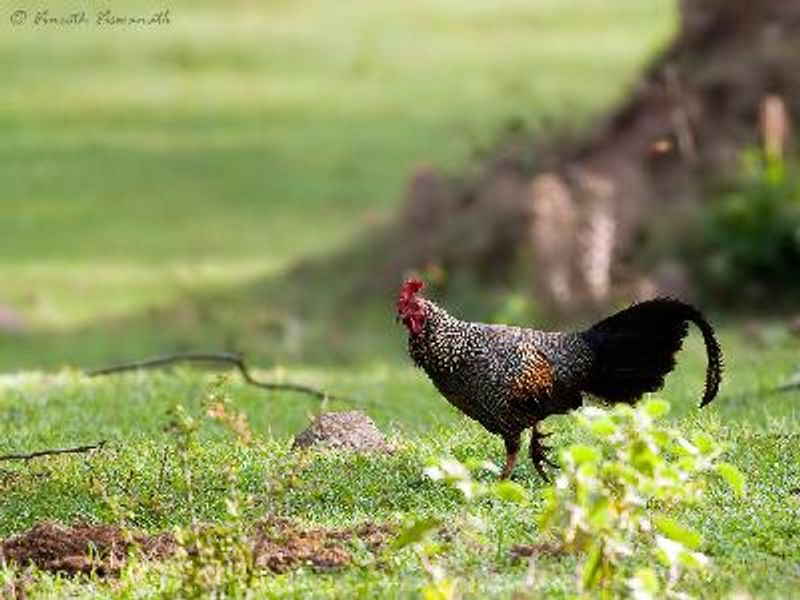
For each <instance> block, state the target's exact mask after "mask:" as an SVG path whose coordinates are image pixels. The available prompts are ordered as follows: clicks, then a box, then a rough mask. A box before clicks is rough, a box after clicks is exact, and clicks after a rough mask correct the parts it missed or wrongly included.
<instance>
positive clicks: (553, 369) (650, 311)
mask: <svg viewBox="0 0 800 600" xmlns="http://www.w3.org/2000/svg"><path fill="white" fill-rule="evenodd" d="M422 288H423V283H422V281H420V280H418V279H410V280H408V281H406V282H405V283H404V284H403V286H402V287H401V288H400V295H399V298H398V300H397V319H398V321H400V322H402V323H403V325H405V327H406V328H407V329H408V351H409V354H410V356H411V358H412V359H413V361H414V363H416V365H417V366H418V367H420V368H422V369H423V370H424V371H425V373H427V375H428V377H429V378H430V379H431V381H432V382H433V384H434V385H435V386H436V388H437V389H438V390H439V392H440V393H441V394H442V395H443V396H444V397H445V398H446V399H447V400H448V401H449V402H450V403H451V404H452V405H453V406H455V407H456V408H458V409H459V410H460V411H462V412H463V413H465V414H466V415H467V416H469V417H471V418H473V419H475V420H476V421H478V422H479V423H480V424H481V425H483V426H484V427H485V428H486V429H488V430H489V431H490V432H492V433H494V434H497V435H500V436H501V437H502V438H503V440H504V442H505V447H506V463H505V467H504V469H503V471H502V474H501V477H502V478H507V477H509V476H510V475H511V472H512V471H513V469H514V464H515V462H516V460H517V454H518V452H519V449H520V440H521V437H522V433H523V432H524V431H525V430H526V429H530V430H531V442H530V458H531V461H532V462H533V465H534V467H535V468H536V471H537V472H538V473H539V475H540V476H541V477H542V478H543V479H545V480H547V479H548V477H547V473H546V471H545V469H544V467H543V464H544V463H546V464H548V465H550V466H553V467H555V466H556V465H555V464H553V463H552V462H551V461H550V460H549V459H548V457H547V455H546V454H545V450H547V448H546V447H545V446H543V445H542V443H541V440H542V439H543V438H544V437H546V436H545V435H543V434H542V433H540V432H539V430H538V425H539V423H541V422H542V420H543V419H545V418H547V417H548V416H549V415H554V414H561V413H566V412H569V411H571V410H574V409H576V408H578V407H580V406H581V404H582V403H583V398H584V394H591V395H593V396H596V397H598V398H600V399H601V400H603V401H605V402H607V403H612V404H613V403H619V402H624V403H626V404H634V403H636V401H637V400H639V398H641V396H642V395H643V394H644V393H646V392H653V391H656V390H658V389H660V388H661V387H662V386H663V385H664V377H665V376H666V375H667V374H668V373H669V372H670V371H672V369H673V368H674V367H675V354H676V353H677V352H678V351H679V350H680V349H681V346H682V344H683V339H684V338H685V337H686V334H687V331H688V325H689V323H690V322H691V323H694V324H696V325H697V326H698V327H699V329H700V331H701V332H702V334H703V339H704V341H705V347H706V353H707V355H708V367H707V370H706V382H705V391H704V394H703V398H702V400H701V402H700V406H701V407H702V406H705V405H706V404H708V403H709V402H711V400H713V399H714V397H715V396H716V394H717V391H718V390H719V385H720V382H721V380H722V352H721V350H720V346H719V343H718V342H717V339H716V337H715V335H714V330H713V328H712V327H711V325H710V324H709V323H708V321H707V320H706V319H705V317H704V316H703V315H702V314H701V313H700V311H698V310H697V309H696V308H694V307H693V306H691V305H689V304H686V303H684V302H681V301H679V300H675V299H672V298H658V299H655V300H648V301H646V302H641V303H638V304H634V305H632V306H630V307H629V308H627V309H625V310H623V311H621V312H618V313H617V314H615V315H613V316H610V317H608V318H607V319H604V320H602V321H600V322H599V323H597V324H596V325H593V326H592V327H590V328H589V329H586V330H585V331H578V332H573V333H560V332H545V331H537V330H534V329H526V328H523V327H512V326H507V325H488V324H485V323H471V322H468V321H462V320H460V319H457V318H456V317H453V316H452V315H450V314H448V313H447V311H445V310H444V309H443V308H441V307H439V306H437V305H436V304H435V303H433V302H431V301H430V300H428V299H426V298H423V297H422V296H421V295H420V292H421V291H422Z"/></svg>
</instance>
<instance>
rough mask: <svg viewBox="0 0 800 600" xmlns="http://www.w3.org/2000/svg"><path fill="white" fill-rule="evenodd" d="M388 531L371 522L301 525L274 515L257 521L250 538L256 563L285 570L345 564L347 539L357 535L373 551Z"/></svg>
mask: <svg viewBox="0 0 800 600" xmlns="http://www.w3.org/2000/svg"><path fill="white" fill-rule="evenodd" d="M390 534H391V528H389V527H388V526H385V525H376V524H373V523H367V524H365V525H361V526H359V527H355V528H347V529H326V528H310V529H301V528H299V527H298V526H297V525H296V524H294V523H293V522H292V521H290V520H288V519H279V518H273V519H270V520H268V521H261V522H259V523H257V524H256V526H255V527H254V530H253V534H252V536H251V540H252V543H253V555H254V560H255V564H256V566H257V567H261V568H265V569H269V570H270V571H273V572H275V573H284V572H286V571H289V570H291V569H294V568H297V567H301V566H311V567H314V568H315V569H321V570H325V569H335V568H339V567H344V566H346V565H348V564H349V563H350V560H351V556H350V551H349V550H348V549H347V545H348V544H349V542H350V541H352V540H354V539H359V540H361V541H362V542H363V543H364V544H365V545H366V546H367V548H369V549H370V550H371V551H373V552H374V551H376V550H378V549H379V548H380V547H381V546H383V544H384V542H385V541H386V539H387V537H388V536H389V535H390Z"/></svg>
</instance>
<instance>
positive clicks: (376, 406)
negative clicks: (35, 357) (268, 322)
mask: <svg viewBox="0 0 800 600" xmlns="http://www.w3.org/2000/svg"><path fill="white" fill-rule="evenodd" d="M722 339H723V348H724V349H725V350H726V355H727V357H728V370H727V377H726V383H725V386H724V388H723V393H722V396H721V397H720V398H719V399H718V400H717V401H715V402H714V403H713V404H712V405H711V406H710V407H709V408H708V409H706V410H704V411H698V410H697V409H696V408H695V405H696V402H697V398H698V396H699V394H700V390H701V387H702V378H703V371H704V357H703V354H702V348H701V345H700V342H699V340H697V339H694V338H693V339H692V343H691V344H689V346H688V347H687V349H686V350H685V351H684V352H683V353H682V355H681V360H680V363H679V367H678V369H677V370H676V372H675V373H674V374H673V375H672V376H671V377H670V378H669V380H668V385H667V388H666V389H665V390H664V392H663V394H662V397H663V398H665V399H667V400H668V401H669V402H670V403H671V404H672V406H673V417H671V418H673V419H674V421H675V423H676V424H677V425H679V426H680V427H681V428H683V429H684V430H686V431H694V430H705V431H707V432H709V433H711V434H712V435H713V436H714V437H715V438H716V439H718V440H721V441H724V442H725V443H727V444H729V445H730V448H731V449H730V451H729V452H728V454H727V459H728V460H730V461H732V462H733V463H734V464H736V465H737V466H739V467H740V468H741V469H742V471H744V472H745V474H746V475H747V477H748V486H749V487H748V490H749V491H748V493H747V494H746V495H745V496H744V497H743V498H741V499H735V498H733V497H731V496H730V495H729V494H728V493H726V492H724V491H723V490H722V488H721V487H720V488H719V489H718V488H717V487H713V488H712V490H711V491H710V494H709V498H708V500H707V501H706V502H704V503H703V504H701V505H699V506H697V507H694V508H691V509H687V510H685V511H684V512H682V513H681V515H680V516H681V518H682V519H683V520H684V521H686V522H688V523H691V524H692V525H694V526H695V527H697V528H698V529H699V530H700V531H701V532H702V533H703V535H704V538H705V542H704V545H703V549H704V551H705V552H707V553H708V554H709V555H710V556H711V558H712V560H713V566H712V567H711V569H710V570H709V571H708V573H707V574H705V575H703V576H702V577H699V578H695V579H691V578H690V580H689V581H688V582H687V586H688V591H690V592H692V593H693V594H694V595H696V596H698V597H704V598H705V597H728V596H729V595H730V594H732V593H735V592H749V593H751V594H752V595H753V596H755V597H775V598H779V597H784V598H785V597H788V596H791V595H792V593H793V591H792V590H794V589H796V586H797V584H798V574H797V571H796V565H797V561H798V560H800V543H798V540H800V535H799V534H800V530H799V529H798V522H800V521H798V517H800V501H798V498H797V492H796V490H797V488H798V487H799V486H800V478H799V476H798V472H797V464H799V461H800V450H798V448H800V446H798V444H797V440H798V432H799V431H800V419H799V415H798V412H797V408H796V406H797V402H798V400H800V392H798V391H795V392H792V393H787V394H783V395H775V396H768V395H765V394H763V393H762V392H763V391H764V390H766V389H768V388H770V387H771V386H774V385H776V384H779V383H780V382H782V381H783V380H784V379H785V377H786V376H787V375H788V374H789V373H791V372H792V370H793V369H794V368H795V367H796V356H797V353H798V351H799V350H800V342H798V340H797V339H793V338H791V337H790V336H789V335H788V334H785V335H782V336H779V335H773V336H772V338H770V339H769V340H767V341H765V342H762V343H761V344H760V345H759V344H756V343H755V342H754V341H753V339H752V338H749V339H746V338H744V337H743V336H742V335H741V334H738V333H736V332H733V331H726V332H724V333H723V338H722ZM259 376H260V377H264V378H271V379H277V380H280V379H290V380H293V381H300V382H305V383H310V384H315V385H319V386H322V387H324V388H325V389H327V390H330V391H331V392H334V393H339V394H343V395H345V396H348V397H350V398H352V401H349V402H335V403H332V404H331V405H330V406H328V408H334V409H340V408H342V409H343V408H360V409H361V410H364V411H366V412H367V413H368V414H370V415H371V416H373V417H374V418H375V420H376V422H377V423H378V424H379V425H380V426H381V427H382V428H383V429H384V430H385V431H387V432H389V435H390V436H391V437H392V438H393V439H394V440H395V442H397V443H398V444H399V445H400V450H399V451H397V452H396V453H395V454H392V455H388V456H382V455H381V456H353V455H351V456H348V455H337V454H330V453H324V452H322V453H313V454H311V455H302V454H296V453H294V452H292V451H291V450H290V440H291V435H292V434H293V433H294V432H296V431H298V430H299V429H301V428H302V427H303V426H304V424H305V423H306V422H307V420H308V418H309V416H310V415H313V414H315V413H317V412H318V411H319V410H320V406H319V403H318V402H317V401H312V400H310V399H308V398H305V397H303V396H298V395H294V394H289V393H265V392H263V391H260V390H256V389H254V388H252V387H249V386H244V385H242V384H241V383H239V382H238V379H237V378H236V377H232V378H231V379H230V380H229V382H228V384H227V386H226V389H227V392H228V394H229V397H230V399H231V403H232V406H233V407H234V408H235V409H236V410H241V411H243V412H244V413H245V414H246V415H247V417H248V420H249V422H250V425H251V428H252V430H253V432H254V441H253V443H252V445H250V446H247V447H240V446H238V445H236V444H235V443H234V441H233V439H232V437H231V435H230V434H226V433H225V431H224V430H223V429H221V428H220V427H219V426H218V425H213V424H211V423H210V422H209V421H208V420H207V419H206V420H203V419H202V415H203V407H204V405H205V402H206V400H207V398H208V394H209V390H210V388H211V382H212V381H213V377H212V376H210V375H206V374H203V373H199V372H197V371H188V370H179V371H177V372H174V373H160V374H144V373H141V374H133V375H125V376H117V377H109V378H107V379H96V380H87V379H86V378H85V377H83V376H81V375H78V374H76V373H74V372H71V371H63V372H60V373H52V374H40V375H37V374H28V375H7V376H5V377H3V378H2V380H0V415H2V419H0V454H2V453H5V452H12V451H22V450H35V449H39V448H44V447H52V446H59V445H73V444H83V443H89V442H94V441H98V440H100V439H105V440H108V441H109V444H108V446H106V448H105V449H103V450H102V451H100V452H98V453H96V454H94V455H91V456H85V455H78V456H64V457H53V458H44V459H37V460H34V461H30V462H28V463H21V462H7V463H3V464H2V471H0V536H4V535H8V534H11V533H14V532H17V531H21V530H24V529H26V528H27V527H29V526H30V525H32V524H33V523H36V522H38V521H40V520H42V519H57V520H60V521H62V522H67V523H71V522H76V521H84V522H85V521H88V522H119V521H120V518H121V517H120V513H119V511H118V509H116V510H115V509H112V506H114V504H112V503H110V501H109V498H113V499H114V501H115V502H116V503H117V505H119V506H122V507H124V509H125V511H127V516H126V517H124V519H123V523H124V524H125V525H127V526H129V527H132V528H134V529H143V530H149V531H162V530H165V529H166V530H168V529H170V528H172V527H180V526H185V525H187V524H188V523H189V522H190V519H191V512H192V511H191V508H193V509H194V511H195V513H196V515H197V517H198V518H199V519H200V520H201V521H203V522H218V521H220V520H222V519H223V518H224V515H225V499H226V497H228V496H227V493H228V492H227V491H226V483H225V482H226V478H227V477H228V473H229V472H231V470H233V471H234V472H237V473H238V476H237V478H236V488H237V489H238V490H239V492H241V493H244V494H249V495H252V497H253V501H254V502H253V504H252V505H251V507H250V508H249V509H248V510H247V511H246V514H245V516H244V522H245V523H249V522H252V521H253V520H255V519H258V518H260V517H262V516H263V515H265V514H270V515H282V516H289V517H292V518H294V519H297V520H299V521H300V522H302V523H306V524H321V525H326V526H336V525H343V524H352V523H359V522H363V521H368V520H369V521H373V522H380V523H393V524H395V525H399V524H402V523H403V522H404V521H405V520H406V519H409V518H416V517H419V516H421V515H428V516H431V515H434V516H439V517H442V518H444V519H445V521H446V522H448V523H449V525H448V528H447V536H449V538H447V539H449V545H448V550H447V552H446V553H445V559H444V564H445V565H446V569H447V571H448V573H449V574H450V576H452V577H454V578H455V579H456V580H457V585H458V589H459V590H460V591H461V592H462V593H464V595H465V597H475V598H478V597H482V596H483V595H485V594H491V595H497V596H501V597H511V596H512V594H513V593H514V592H515V591H516V592H524V591H525V590H526V589H527V588H526V585H527V584H526V581H528V578H527V575H526V573H527V566H526V565H525V564H524V563H523V564H515V563H513V562H512V561H511V560H510V558H509V549H510V548H511V546H513V545H514V544H519V543H532V542H535V541H536V540H537V535H538V534H537V527H536V515H537V514H538V511H539V510H540V507H541V503H540V501H539V495H540V490H541V488H542V483H541V482H540V481H539V480H538V478H537V476H536V475H535V473H534V472H533V469H532V468H531V467H530V465H529V464H528V463H527V461H524V462H523V463H522V464H521V465H520V467H519V468H518V471H517V481H519V482H520V483H521V484H522V485H523V486H524V487H525V488H527V489H528V490H530V492H531V493H532V494H533V498H534V503H533V505H532V506H531V507H527V508H524V507H519V506H516V505H513V504H507V503H502V502H499V501H496V500H485V501H481V502H479V503H478V504H477V506H476V507H475V508H474V511H475V514H477V515H479V516H481V517H482V518H483V520H484V521H485V523H486V530H485V531H484V533H483V537H482V538H479V539H478V540H476V539H474V535H475V532H474V531H472V532H471V529H470V527H469V526H468V521H467V520H465V519H466V517H465V512H464V506H463V504H462V503H461V502H460V501H459V497H458V495H457V494H454V493H453V492H452V491H451V490H449V489H447V488H446V486H444V485H443V484H439V483H435V482H433V481H430V480H427V479H426V478H425V477H424V476H423V475H422V470H423V469H424V467H425V465H426V464H427V462H428V461H429V460H432V459H435V458H438V457H441V456H455V457H456V458H459V459H461V460H465V459H468V458H477V459H481V460H484V459H485V460H492V461H495V462H499V461H500V460H501V458H502V443H501V442H500V440H499V439H497V438H495V437H493V436H491V435H489V434H487V433H486V432H484V431H483V430H482V429H481V428H480V427H479V426H478V425H476V424H474V423H473V422H471V421H468V420H466V419H464V418H463V417H460V416H459V415H458V414H457V413H455V411H454V410H453V409H451V408H449V406H448V405H447V404H446V403H445V402H444V401H443V400H442V399H441V398H439V397H438V395H437V394H436V392H435V391H434V390H433V388H432V387H431V386H430V385H429V384H428V383H427V381H426V380H425V378H424V376H423V374H422V373H420V372H419V371H416V370H413V369H411V368H410V367H405V368H401V367H394V368H385V367H375V368H372V369H366V368H363V367H361V368H357V369H353V370H347V369H342V368H336V369H328V370H288V371H284V370H281V371H269V372H260V373H259ZM176 404H182V405H183V406H185V407H186V409H187V411H188V412H189V414H191V415H194V416H195V417H197V418H199V419H201V421H202V422H203V423H204V424H203V425H202V426H201V429H200V433H199V435H200V439H201V444H200V445H199V446H198V447H197V449H196V450H195V451H193V452H192V453H191V455H190V459H189V463H188V469H189V471H190V472H191V473H193V474H194V475H193V480H194V481H195V482H196V483H195V487H194V489H193V496H192V500H191V502H190V501H189V496H188V491H187V486H186V485H185V483H184V471H183V468H182V467H181V460H180V454H179V451H178V450H177V446H176V444H177V439H178V438H177V437H176V436H175V434H173V433H169V432H168V431H166V430H165V426H166V425H167V424H168V423H169V422H170V420H171V417H170V415H169V411H170V410H171V409H173V408H174V406H175V405H176ZM547 423H548V427H549V428H550V429H552V430H553V431H555V432H556V436H555V438H554V439H555V445H556V447H563V446H564V445H566V444H568V443H570V442H571V441H573V440H574V439H576V438H575V436H576V431H575V427H574V423H573V421H572V419H571V417H557V418H552V419H550V420H549V421H548V422H547ZM483 477H486V478H489V477H491V475H489V474H486V475H484V476H483ZM362 558H363V557H362ZM363 560H364V561H366V562H362V561H359V562H358V564H356V565H354V566H352V567H348V568H346V569H345V570H344V571H340V572H337V573H335V574H316V573H315V572H313V571H312V570H300V571H297V572H294V573H291V574H287V575H281V576H273V575H269V574H266V573H265V574H262V575H260V576H259V577H258V578H257V580H256V582H255V584H254V585H255V589H258V590H259V594H266V595H276V596H277V595H281V596H283V595H289V596H293V597H301V596H305V595H311V596H320V597H321V596H334V597H353V596H354V595H362V596H369V597H376V598H377V597H387V595H388V596H391V597H394V596H407V595H413V594H415V593H416V591H417V590H418V589H419V587H420V586H421V585H422V583H423V581H424V572H423V571H422V570H421V568H420V566H419V563H418V561H417V560H416V558H414V555H413V554H412V553H411V552H410V551H408V550H402V551H390V552H389V554H388V555H386V556H384V559H383V561H384V562H383V564H382V566H381V565H376V564H374V563H373V562H370V561H371V560H372V559H370V560H367V558H363ZM385 561H388V562H385ZM574 566H575V558H574V557H572V556H569V555H566V556H561V557H544V558H542V559H541V560H539V562H538V563H537V567H536V569H537V571H536V572H537V577H536V579H535V582H536V586H537V588H536V589H537V590H539V592H540V593H546V594H548V595H549V594H553V595H555V596H556V597H564V596H566V595H568V593H569V590H571V589H573V587H572V586H573V579H572V578H573V576H574ZM174 569H178V567H177V566H176V565H174V564H169V565H167V566H164V567H159V568H158V569H157V570H155V569H147V568H142V569H137V570H133V571H131V572H128V573H126V575H125V576H124V577H123V579H122V580H121V581H117V580H113V579H112V580H111V581H110V582H106V581H103V580H101V579H92V580H86V581H83V582H75V581H70V580H68V579H67V580H65V579H53V578H52V577H51V576H48V575H46V574H40V575H37V576H35V577H34V578H33V585H34V587H33V588H32V591H33V592H34V593H39V594H42V595H47V594H51V595H57V596H58V595H64V594H66V593H67V592H68V591H69V593H74V594H76V595H78V596H81V597H82V596H87V597H88V596H93V597H94V596H95V595H97V596H101V597H105V596H114V595H116V594H122V595H124V596H125V597H143V596H147V595H151V594H156V593H167V591H168V589H170V587H169V586H171V585H177V583H176V582H177V581H179V578H178V576H177V575H176V573H177V571H175V570H174ZM0 573H2V571H0ZM157 573H160V574H161V575H157ZM170 573H171V574H172V575H169V574H170ZM0 577H9V574H8V573H5V575H0ZM126 589H127V590H129V591H128V592H126V593H125V594H123V593H122V591H121V590H126ZM130 590H136V591H135V593H134V592H133V591H130ZM131 594H133V596H131Z"/></svg>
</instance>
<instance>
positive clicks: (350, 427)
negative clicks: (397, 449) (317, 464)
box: [293, 410, 393, 452]
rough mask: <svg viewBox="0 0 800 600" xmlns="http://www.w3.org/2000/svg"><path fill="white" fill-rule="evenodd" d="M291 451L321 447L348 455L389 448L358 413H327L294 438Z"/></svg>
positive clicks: (367, 420) (384, 450)
mask: <svg viewBox="0 0 800 600" xmlns="http://www.w3.org/2000/svg"><path fill="white" fill-rule="evenodd" d="M293 447H294V448H311V447H322V448H330V449H333V450H347V451H351V452H391V451H392V450H393V447H392V446H391V444H389V443H388V442H387V441H386V438H385V436H384V435H383V433H381V431H380V429H378V427H377V426H376V425H375V422H374V421H373V420H372V419H370V418H369V417H368V416H367V415H365V414H364V413H362V412H359V411H356V410H352V411H344V412H330V413H325V414H323V415H320V416H319V417H317V418H316V419H315V420H314V422H313V423H311V425H309V426H308V428H306V429H305V430H303V431H301V432H300V433H298V434H297V436H295V438H294V445H293Z"/></svg>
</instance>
